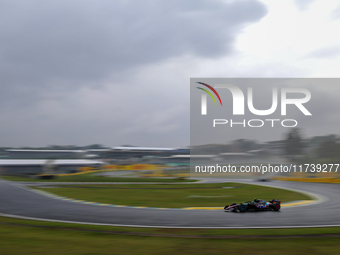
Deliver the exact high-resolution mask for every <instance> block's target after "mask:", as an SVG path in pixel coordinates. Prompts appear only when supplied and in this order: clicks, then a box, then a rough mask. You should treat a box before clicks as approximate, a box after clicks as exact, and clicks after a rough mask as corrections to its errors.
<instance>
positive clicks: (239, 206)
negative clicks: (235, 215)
mask: <svg viewBox="0 0 340 255" xmlns="http://www.w3.org/2000/svg"><path fill="white" fill-rule="evenodd" d="M238 210H239V211H240V212H245V211H247V206H246V205H244V204H242V203H241V204H239V205H238Z"/></svg>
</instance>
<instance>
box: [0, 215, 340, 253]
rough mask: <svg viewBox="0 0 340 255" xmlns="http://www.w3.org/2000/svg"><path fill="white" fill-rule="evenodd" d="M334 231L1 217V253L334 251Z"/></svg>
mask: <svg viewBox="0 0 340 255" xmlns="http://www.w3.org/2000/svg"><path fill="white" fill-rule="evenodd" d="M110 231H111V232H110ZM136 233H137V234H136ZM339 233H340V228H309V229H263V230H251V229H250V230H215V229H204V230H197V229H155V228H147V229H146V228H123V227H106V226H88V225H78V224H66V223H65V224H64V223H53V222H39V221H29V220H19V219H12V218H5V217H0V235H1V238H0V254H221V252H224V251H227V252H228V253H230V254H239V253H240V252H247V251H251V254H273V253H275V254H279V255H281V254H288V253H289V254H337V253H338V251H339V249H340V242H339V240H340V238H339V237H336V236H332V235H334V234H335V235H337V234H339ZM143 234H145V235H143ZM150 234H153V235H154V236H152V235H150ZM216 235H218V236H216ZM249 235H251V236H249ZM269 235H270V236H271V237H269ZM289 235H294V236H289ZM297 235H302V236H300V237H301V238H299V236H297ZM306 235H308V236H306ZM312 235H317V236H312ZM306 237H309V238H306Z"/></svg>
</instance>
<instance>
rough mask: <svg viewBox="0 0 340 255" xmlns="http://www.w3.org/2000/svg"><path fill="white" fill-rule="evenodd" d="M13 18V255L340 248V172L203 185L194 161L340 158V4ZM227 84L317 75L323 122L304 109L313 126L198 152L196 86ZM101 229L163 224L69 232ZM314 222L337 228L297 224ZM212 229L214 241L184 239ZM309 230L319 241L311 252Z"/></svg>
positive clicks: (1, 166)
mask: <svg viewBox="0 0 340 255" xmlns="http://www.w3.org/2000/svg"><path fill="white" fill-rule="evenodd" d="M0 14H1V15H0V24H1V25H0V38H1V40H0V67H1V68H0V77H1V83H0V120H1V122H0V175H1V180H0V213H1V217H0V225H1V230H0V232H1V231H2V232H1V236H2V238H1V239H0V243H1V245H0V247H1V248H0V253H1V254H22V253H23V251H24V252H25V253H27V254H28V253H35V254H39V253H41V254H46V250H48V251H49V253H50V254H53V253H56V254H57V253H58V254H59V253H60V252H63V253H64V254H78V253H79V254H86V253H87V254H99V253H101V254H109V253H110V254H112V250H113V246H114V248H115V249H116V250H114V251H115V252H117V253H127V254H146V253H147V254H159V253H160V251H161V252H162V254H173V253H177V254H184V253H185V254H190V253H195V254H197V253H213V254H215V253H221V251H223V252H224V251H228V250H230V248H231V247H244V248H245V249H247V250H252V251H254V252H252V253H254V254H256V252H257V251H259V253H260V254H270V253H271V252H272V251H273V250H275V252H276V253H277V254H285V253H288V252H290V253H294V252H295V251H296V252H297V253H299V254H307V253H308V254H310V253H315V254H317V253H319V254H326V253H328V254H330V253H332V254H335V253H336V251H337V250H339V249H340V246H339V243H340V242H339V235H340V230H339V228H328V226H340V218H339V216H338V210H339V206H338V204H340V203H338V201H339V199H338V198H339V186H338V185H339V184H336V183H339V179H340V170H338V171H337V172H335V171H334V170H333V171H329V172H326V173H323V172H318V171H313V172H311V171H309V170H307V171H304V172H303V173H277V174H271V175H262V174H251V175H244V176H224V177H227V178H216V179H215V180H207V178H205V177H204V176H203V177H202V176H196V177H195V178H190V159H192V158H193V155H194V156H195V157H194V158H195V159H197V160H198V161H200V162H203V163H202V164H207V162H208V163H210V162H213V163H220V164H236V165H237V164H243V163H244V164H248V165H258V164H261V163H272V164H276V165H278V164H283V165H288V164H305V163H307V164H338V163H340V132H339V128H338V127H339V124H340V123H339V121H340V118H339V112H338V109H339V100H338V96H339V92H340V88H339V87H338V86H337V82H338V80H337V79H336V78H338V77H339V71H340V47H339V45H340V37H339V36H338V35H337V33H338V31H339V27H340V4H339V1H337V0H328V1H327V2H325V1H321V0H287V1H272V0H213V1H208V0H189V1H179V0H174V1H153V0H145V1H129V0H116V1H109V0H99V1H95V2H94V1H90V0H72V1H70V0H68V1H66V0H59V1H38V0H31V1H23V0H11V1H9V0H4V1H1V2H0ZM215 77H223V78H309V81H311V82H312V81H316V80H317V81H318V82H316V83H313V82H312V83H313V84H312V86H311V87H310V90H311V92H312V100H311V103H310V104H309V105H308V107H307V108H308V109H309V110H310V111H311V112H312V114H313V118H310V119H305V118H300V116H299V114H298V113H294V118H296V119H298V120H299V123H300V125H299V126H298V127H297V128H284V129H276V130H275V132H267V129H262V130H261V131H257V132H252V131H249V130H246V132H243V131H242V132H239V130H236V129H235V130H233V131H232V132H230V133H228V135H227V136H224V137H223V138H222V139H221V136H219V135H216V137H215V138H216V139H215V138H214V139H213V140H209V139H206V138H209V137H210V136H206V137H205V136H201V137H202V140H195V142H193V140H191V139H190V135H192V134H193V132H192V130H190V117H191V116H190V114H191V113H192V112H190V108H192V105H191V103H192V101H191V100H190V78H196V79H201V78H215ZM317 78H318V79H317ZM319 78H324V79H319ZM329 78H332V79H329ZM330 80H332V84H331V85H329V84H328V81H330ZM244 88H245V87H244ZM257 89H258V90H257V91H255V89H254V93H255V94H256V93H257V94H256V95H260V96H261V95H262V94H263V95H265V94H266V93H268V92H267V90H266V87H261V84H257ZM229 99H231V98H229ZM229 99H228V100H229ZM313 100H314V101H313ZM210 103H211V102H210ZM258 103H259V104H258V105H257V106H258V107H259V108H261V107H264V108H268V106H267V105H266V101H264V100H263V101H262V100H261V101H259V102H258ZM197 109H198V108H197ZM191 110H192V109H191ZM196 135H197V136H200V135H201V134H200V133H199V132H198V133H195V136H196ZM195 162H196V161H195ZM191 163H193V162H191ZM191 165H192V164H191ZM304 170H305V169H304ZM191 177H193V176H191ZM230 178H232V179H233V178H237V179H238V180H230ZM240 178H241V179H242V180H239V179H240ZM246 179H247V180H246ZM254 180H255V181H266V184H263V183H262V186H260V185H253V184H259V182H254ZM237 181H238V183H237ZM293 181H295V182H293ZM296 181H298V182H296ZM309 182H313V183H309ZM13 183H14V185H13ZM62 183H64V184H62ZM70 183H72V184H70ZM91 183H92V184H91ZM117 183H120V184H117ZM137 183H139V184H137ZM142 183H144V184H142ZM164 183H166V184H169V185H170V184H171V185H173V186H166V188H165V186H164ZM117 185H127V186H125V187H124V188H120V187H121V186H119V187H118V186H117ZM143 185H144V186H143ZM263 185H264V186H263ZM280 187H281V188H282V189H278V188H280ZM296 187H297V188H296ZM299 188H300V189H301V190H303V191H302V192H298V191H297V190H299ZM27 189H29V190H32V189H34V190H35V191H36V192H29V191H28V190H27ZM37 192H50V193H52V194H54V195H57V196H60V197H63V198H65V199H64V200H72V199H74V200H75V201H73V202H65V201H61V200H62V199H60V197H59V200H56V199H55V200H52V199H51V197H49V198H47V197H46V196H41V193H39V194H40V195H38V194H37ZM314 193H315V194H314ZM44 194H45V195H46V193H44ZM273 196H275V198H278V199H281V200H282V206H283V207H286V208H284V210H282V212H280V213H279V214H275V213H274V214H269V212H264V213H265V214H264V215H265V216H258V215H259V214H256V213H255V214H244V215H242V216H240V214H232V215H230V214H226V213H224V212H223V210H222V209H223V207H224V206H225V205H226V204H227V203H228V204H230V203H232V202H238V203H240V202H244V201H247V200H249V199H254V198H255V197H257V198H260V199H262V198H263V199H266V200H268V199H273ZM79 201H83V202H79ZM65 203H68V204H67V205H66V204H65ZM77 203H82V204H81V205H79V204H77ZM86 203H87V204H86ZM92 203H98V204H99V205H101V206H97V207H96V210H97V209H98V208H101V209H98V212H97V211H94V209H93V205H91V204H92ZM98 204H97V205H98ZM301 205H309V206H304V207H303V206H301ZM312 205H313V207H312ZM121 207H122V208H121ZM144 207H147V208H148V209H144V210H143V209H142V208H144ZM150 207H151V208H150ZM311 207H312V208H313V210H309V208H311ZM119 208H120V209H119ZM164 208H165V209H164ZM202 208H203V209H202ZM136 210H137V211H136ZM136 212H138V213H136ZM222 213H224V214H222ZM6 215H7V216H8V215H12V216H13V215H14V216H19V217H24V218H21V219H20V220H19V219H13V218H8V217H5V216H6ZM81 215H82V216H81ZM245 215H246V216H245ZM243 216H245V217H247V218H245V217H243ZM27 217H28V218H27ZM241 217H242V218H241ZM33 218H34V219H36V218H40V219H49V220H59V221H60V222H59V223H51V222H40V223H41V224H40V225H38V224H37V223H36V222H33V223H32V221H30V220H29V219H33ZM86 220H87V221H91V222H92V223H93V222H95V223H97V224H104V225H105V224H113V225H115V224H116V225H117V224H125V225H124V226H126V225H129V226H137V225H138V226H140V225H147V226H150V225H152V226H153V228H150V229H149V230H148V231H149V232H148V231H146V230H144V229H140V228H130V229H128V228H126V227H117V226H116V227H113V226H111V227H110V228H106V227H103V226H101V227H98V226H97V227H94V226H89V227H88V228H86V231H88V232H86V231H83V232H81V231H82V230H79V229H81V228H85V227H84V226H82V227H79V226H78V225H76V224H74V225H72V226H70V225H67V224H69V223H65V222H70V221H72V222H75V221H86ZM312 223H313V224H317V225H318V226H327V228H326V227H325V228H318V229H317V230H315V229H314V228H307V229H305V228H303V229H301V230H291V229H288V230H283V229H281V228H288V227H292V226H293V227H294V226H300V225H301V226H308V227H311V225H310V224H312ZM63 224H64V225H63ZM162 224H165V225H166V227H169V229H162V228H158V227H157V226H163V225H162ZM299 224H300V225H299ZM32 225H36V226H37V227H36V228H35V229H34V230H32V229H33V228H31V226H32ZM197 226H204V227H206V228H207V230H199V231H197V230H196V229H194V230H192V229H189V230H187V229H184V228H186V227H188V228H195V227H197ZM212 226H213V227H216V228H218V227H230V228H233V229H232V230H228V231H227V230H216V229H215V230H211V229H209V227H212ZM180 227H183V229H181V228H180ZM234 227H235V228H236V227H240V228H248V227H254V228H258V227H266V228H276V227H280V229H274V230H271V231H269V229H265V230H263V231H262V232H261V231H259V232H255V231H254V230H249V229H246V230H235V229H234ZM70 228H71V229H72V231H73V230H74V231H77V232H75V233H77V234H75V235H73V234H72V233H71V232H69V231H70ZM170 228H173V229H170ZM44 231H45V232H44ZM46 231H50V232H46ZM103 231H104V232H103ZM105 231H109V232H105ZM242 231H243V232H242ZM85 232H86V233H85ZM70 233H71V234H70ZM98 233H100V234H98ZM136 233H137V234H136ZM295 234H296V235H299V238H300V237H301V235H307V236H308V237H310V238H313V240H312V241H310V240H311V239H306V240H304V239H303V240H301V239H299V241H296V240H294V238H292V235H295ZM328 234H331V235H332V236H331V237H330V236H327V235H328ZM106 235H107V236H106ZM111 235H112V236H111ZM183 235H184V236H185V238H186V239H185V240H182V239H181V238H182V237H183ZM243 235H253V237H252V238H254V239H252V240H245V239H246V238H243V237H241V236H243ZM262 235H287V236H286V237H285V238H286V239H285V240H284V241H281V240H280V238H277V239H276V238H274V239H273V240H269V239H268V236H262ZM309 235H311V236H309ZM132 236H133V237H132ZM211 236H214V237H213V238H216V239H219V238H220V236H222V239H221V240H211V239H210V238H211ZM231 236H233V237H232V238H231ZM145 237H147V238H145ZM169 237H170V238H169ZM304 237H306V236H304ZM197 238H200V239H197ZM201 238H202V239H201ZM203 238H204V239H203ZM230 238H231V239H230ZM268 240H269V241H268ZM61 242H62V243H63V244H64V245H63V246H62V245H60V243H61ZM75 244H76V245H75ZM283 244H284V245H283ZM264 245H265V246H266V249H263V246H264ZM282 246H283V247H282ZM184 247H185V248H184ZM278 247H280V249H278ZM237 252H239V250H237Z"/></svg>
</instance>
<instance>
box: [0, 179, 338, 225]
mask: <svg viewBox="0 0 340 255" xmlns="http://www.w3.org/2000/svg"><path fill="white" fill-rule="evenodd" d="M251 183H252V184H257V183H254V182H251ZM265 186H273V187H283V188H291V189H295V190H301V191H306V192H311V193H314V194H318V195H320V197H323V199H322V200H321V201H320V202H319V203H316V204H312V205H307V206H299V207H285V208H282V209H281V211H280V212H273V211H267V212H247V213H228V212H224V210H222V209H221V210H160V209H150V208H145V209H138V208H126V207H125V208H124V207H109V206H98V205H91V204H81V203H74V202H68V201H63V200H59V199H54V198H51V197H48V196H44V195H41V194H38V193H36V192H33V191H31V190H29V189H27V188H25V187H23V186H20V185H18V184H16V183H12V182H8V181H3V180H0V194H1V195H0V213H1V214H2V215H7V216H9V215H11V216H20V217H28V218H36V219H44V220H56V221H65V222H77V223H90V224H103V225H118V226H119V225H122V226H123V225H124V226H140V227H179V228H183V227H187V228H261V227H265V228H268V227H271V228H273V227H313V226H340V185H338V184H326V183H325V184H324V183H302V182H282V181H273V182H270V183H266V184H265ZM249 199H252V198H251V197H250V198H249ZM223 206H224V205H221V207H223Z"/></svg>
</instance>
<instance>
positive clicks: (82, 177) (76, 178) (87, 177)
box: [1, 173, 196, 182]
mask: <svg viewBox="0 0 340 255" xmlns="http://www.w3.org/2000/svg"><path fill="white" fill-rule="evenodd" d="M1 178H2V179H5V180H8V181H18V182H195V181H196V180H185V179H184V180H182V179H176V178H133V177H131V178H130V177H103V176H96V175H94V174H93V173H87V174H79V175H69V176H56V177H55V178H54V179H51V180H44V179H32V178H27V177H20V176H1Z"/></svg>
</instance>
